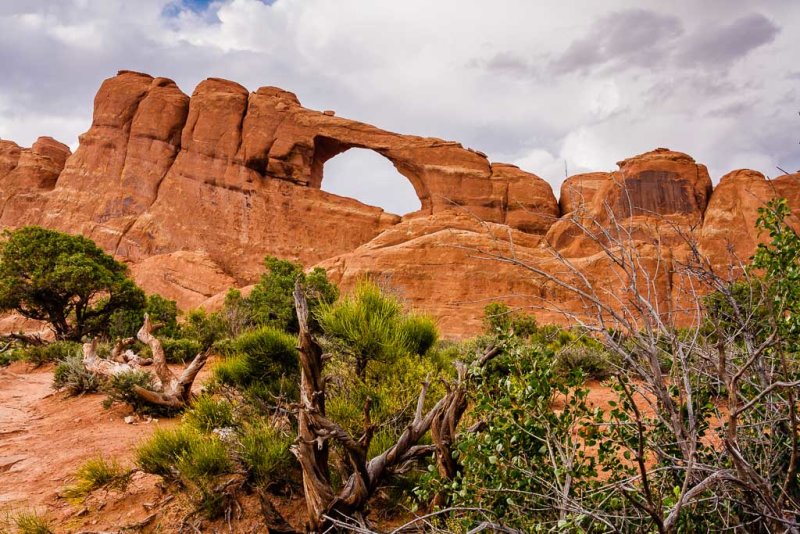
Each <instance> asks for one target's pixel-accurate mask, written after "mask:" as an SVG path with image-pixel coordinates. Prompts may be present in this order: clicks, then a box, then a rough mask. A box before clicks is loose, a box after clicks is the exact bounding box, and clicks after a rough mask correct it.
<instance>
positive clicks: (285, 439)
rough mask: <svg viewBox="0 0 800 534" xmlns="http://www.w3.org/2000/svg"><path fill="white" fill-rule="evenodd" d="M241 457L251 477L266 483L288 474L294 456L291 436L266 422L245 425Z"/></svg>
mask: <svg viewBox="0 0 800 534" xmlns="http://www.w3.org/2000/svg"><path fill="white" fill-rule="evenodd" d="M240 442H241V453H240V454H241V458H242V461H243V462H244V464H245V466H246V467H247V470H248V472H249V473H250V476H251V477H252V479H253V481H254V482H255V483H256V484H258V485H261V486H266V485H268V484H269V483H271V482H275V481H276V480H279V479H281V478H283V477H285V476H286V475H287V471H288V469H289V467H290V466H291V465H292V461H293V456H292V453H291V452H290V451H289V447H290V446H291V444H292V442H293V439H292V438H291V437H290V436H288V435H286V434H284V433H282V432H280V431H279V430H277V429H275V428H274V427H273V426H272V425H270V424H268V423H266V422H256V423H254V424H250V425H248V426H246V427H245V428H244V430H243V432H242V436H241V439H240Z"/></svg>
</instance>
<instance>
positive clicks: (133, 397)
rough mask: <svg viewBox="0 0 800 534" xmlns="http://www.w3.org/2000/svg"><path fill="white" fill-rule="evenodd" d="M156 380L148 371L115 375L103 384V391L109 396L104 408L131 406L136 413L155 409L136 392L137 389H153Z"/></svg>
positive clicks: (104, 402)
mask: <svg viewBox="0 0 800 534" xmlns="http://www.w3.org/2000/svg"><path fill="white" fill-rule="evenodd" d="M154 384H155V378H154V377H153V375H152V374H150V373H149V372H147V371H142V370H138V371H125V372H122V373H119V374H117V375H114V376H112V377H110V378H109V380H107V381H106V382H105V383H104V384H103V391H104V392H105V393H106V394H107V397H106V399H105V401H103V406H105V407H106V408H110V407H111V406H112V405H113V404H114V403H116V402H121V403H125V404H129V405H130V406H132V407H133V409H134V411H137V412H144V411H147V410H151V409H154V408H153V407H152V406H151V405H149V404H148V403H146V402H145V401H144V400H143V399H142V398H141V397H140V396H139V395H137V394H136V392H135V391H134V388H135V387H140V388H143V389H152V388H153V387H154Z"/></svg>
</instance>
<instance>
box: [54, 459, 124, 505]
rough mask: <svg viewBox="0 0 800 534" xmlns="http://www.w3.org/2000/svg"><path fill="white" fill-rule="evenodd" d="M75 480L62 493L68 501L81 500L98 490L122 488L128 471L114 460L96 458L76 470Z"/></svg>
mask: <svg viewBox="0 0 800 534" xmlns="http://www.w3.org/2000/svg"><path fill="white" fill-rule="evenodd" d="M75 479H76V482H75V483H74V484H73V485H70V486H67V487H66V488H64V491H63V492H62V495H64V496H65V497H67V498H68V499H82V498H84V497H86V496H87V495H88V494H90V493H91V492H93V491H94V490H97V489H100V488H106V487H124V486H125V485H127V483H128V480H129V479H130V471H129V470H126V469H124V468H123V467H122V466H120V465H119V463H118V462H117V461H116V460H111V461H108V460H106V459H105V458H103V457H102V456H97V457H94V458H90V459H89V460H87V461H86V462H84V463H83V465H81V466H80V467H79V468H78V470H77V472H76V473H75Z"/></svg>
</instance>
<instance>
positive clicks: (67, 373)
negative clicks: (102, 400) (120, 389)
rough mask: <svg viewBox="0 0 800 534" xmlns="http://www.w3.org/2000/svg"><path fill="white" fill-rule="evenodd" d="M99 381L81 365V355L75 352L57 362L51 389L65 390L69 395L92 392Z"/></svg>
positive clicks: (98, 387)
mask: <svg viewBox="0 0 800 534" xmlns="http://www.w3.org/2000/svg"><path fill="white" fill-rule="evenodd" d="M100 386H101V381H100V379H99V378H98V377H97V375H95V374H94V373H92V372H91V371H88V370H87V369H86V367H85V366H84V365H83V356H82V355H81V354H80V353H75V354H73V355H71V356H67V357H66V358H65V359H63V360H61V361H60V362H58V365H56V368H55V369H54V370H53V389H56V390H66V391H67V392H68V393H69V394H70V395H80V394H82V393H93V392H95V391H97V390H98V389H100Z"/></svg>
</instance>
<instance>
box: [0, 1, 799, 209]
mask: <svg viewBox="0 0 800 534" xmlns="http://www.w3.org/2000/svg"><path fill="white" fill-rule="evenodd" d="M797 28H800V2H798V1H797V0H748V1H744V0H742V1H734V0H703V1H702V2H699V1H697V0H675V1H671V2H659V1H655V0H653V1H642V0H608V1H603V2H598V1H596V0H582V1H577V0H575V1H564V0H552V1H551V0H494V1H492V2H487V1H485V0H436V1H432V0H402V1H397V0H359V1H357V0H269V1H265V0H219V1H207V0H135V1H132V0H0V138H4V139H12V140H14V141H17V142H18V143H19V144H21V145H26V146H27V145H30V144H31V143H32V142H33V140H35V138H36V137H38V136H40V135H50V136H53V137H56V138H57V139H59V140H61V141H63V142H65V143H67V144H69V145H71V146H72V147H73V148H74V147H75V146H76V145H77V138H78V135H79V134H80V133H81V132H83V131H85V130H86V129H87V128H88V126H89V124H90V122H91V108H92V98H93V96H94V94H95V92H96V90H97V88H98V87H99V85H100V83H101V82H102V80H103V79H105V78H108V77H109V76H112V75H114V74H115V73H116V71H117V70H120V69H131V70H139V71H144V72H148V73H150V74H153V75H159V76H166V77H168V78H172V79H174V80H175V81H176V82H177V83H178V85H180V87H181V88H182V89H183V90H184V91H185V92H187V93H189V94H191V92H192V90H193V88H194V86H195V85H196V84H197V83H198V82H199V81H200V80H202V79H204V78H207V77H210V76H216V77H223V78H229V79H232V80H236V81H238V82H239V83H241V84H243V85H245V86H246V87H248V88H249V89H251V90H255V89H256V88H258V87H259V86H262V85H277V86H281V87H284V88H286V89H289V90H291V91H293V92H295V93H296V94H297V95H298V97H299V98H300V101H301V102H302V103H303V104H304V105H305V106H307V107H310V108H314V109H334V110H336V112H337V114H338V115H339V116H343V117H347V118H352V119H357V120H362V121H365V122H369V123H371V124H375V125H377V126H379V127H382V128H385V129H388V130H393V131H398V132H403V133H413V134H417V135H430V136H435V137H442V138H445V139H452V140H457V141H460V142H462V143H463V144H464V145H466V146H469V147H472V148H476V149H479V150H482V151H483V152H486V153H487V154H488V155H489V157H490V158H491V159H492V160H494V161H507V162H512V163H516V164H518V165H520V166H521V167H522V168H524V169H526V170H529V171H532V172H534V173H536V174H538V175H539V176H541V177H543V178H545V179H546V180H548V181H549V182H550V183H551V184H553V186H554V187H555V188H556V191H558V186H559V184H560V183H561V181H562V180H563V178H564V175H565V167H566V171H567V172H568V173H569V174H575V173H578V172H583V171H588V170H611V169H614V168H615V162H616V161H619V160H620V159H622V158H625V157H628V156H631V155H634V154H637V153H641V152H644V151H646V150H650V149H652V148H655V147H659V146H664V147H669V148H672V149H675V150H681V151H684V152H687V153H689V154H691V155H692V156H693V157H694V158H695V159H697V160H698V161H700V162H702V163H705V164H707V165H708V166H709V170H710V172H711V175H712V178H713V179H714V181H717V180H719V178H720V177H721V176H722V175H723V174H724V173H726V172H728V171H730V170H732V169H735V168H741V167H749V168H754V169H757V170H760V171H761V172H764V173H765V174H767V175H768V176H776V175H777V174H778V173H779V172H780V171H778V170H777V169H776V167H778V166H780V167H782V168H783V169H786V170H787V171H790V172H794V171H797V170H798V169H800V145H798V141H800V116H798V111H800V61H798V58H800V53H798V51H799V50H800V33H799V32H798V31H797ZM358 152H359V151H356V150H351V151H349V152H347V153H345V154H343V155H341V156H338V157H337V158H335V159H334V160H331V162H329V163H328V164H327V165H326V169H325V173H326V175H325V176H326V178H325V183H324V184H323V188H325V189H328V190H332V191H335V192H341V193H344V194H347V195H349V196H357V197H358V198H360V199H362V200H365V201H368V202H371V203H377V204H379V205H382V206H384V207H386V208H387V209H389V210H390V211H395V212H400V213H403V212H406V211H410V210H413V209H414V208H415V207H416V206H415V203H416V204H417V205H418V202H416V199H413V198H411V199H409V198H408V196H410V195H413V193H412V190H411V189H410V186H409V185H408V184H407V183H405V182H404V181H403V180H402V179H401V178H399V177H398V175H397V174H395V173H394V170H393V169H392V168H391V166H390V165H389V164H388V163H387V162H386V161H384V160H383V159H382V158H380V157H379V156H375V155H374V154H370V153H364V154H358Z"/></svg>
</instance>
